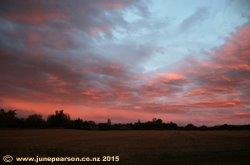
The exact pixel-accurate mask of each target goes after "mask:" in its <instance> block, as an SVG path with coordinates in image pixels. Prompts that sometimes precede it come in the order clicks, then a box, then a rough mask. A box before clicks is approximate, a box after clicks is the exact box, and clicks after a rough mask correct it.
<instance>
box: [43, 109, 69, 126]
mask: <svg viewBox="0 0 250 165" xmlns="http://www.w3.org/2000/svg"><path fill="white" fill-rule="evenodd" d="M47 123H48V125H49V126H51V127H63V128H69V127H70V116H69V115H68V114H65V113H64V112H63V110H60V111H56V112H55V114H52V115H50V116H48V119H47Z"/></svg>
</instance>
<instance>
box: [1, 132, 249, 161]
mask: <svg viewBox="0 0 250 165" xmlns="http://www.w3.org/2000/svg"><path fill="white" fill-rule="evenodd" d="M0 151H1V152H2V153H9V154H15V155H33V156H35V155H50V156H62V155H65V156H98V155H120V160H121V161H120V162H119V163H116V164H237V165H238V164H250V132H249V131H203V132H202V131H83V130H64V129H47V130H0Z"/></svg>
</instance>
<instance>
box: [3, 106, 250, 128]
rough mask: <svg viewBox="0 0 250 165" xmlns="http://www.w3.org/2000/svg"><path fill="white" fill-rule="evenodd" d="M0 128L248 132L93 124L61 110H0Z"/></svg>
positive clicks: (144, 124)
mask: <svg viewBox="0 0 250 165" xmlns="http://www.w3.org/2000/svg"><path fill="white" fill-rule="evenodd" d="M0 128H67V129H83V130H250V124H248V125H228V124H224V125H218V126H212V127H207V126H201V127H197V126H195V125H193V124H187V125H186V126H184V127H183V126H178V125H177V124H176V123H173V122H170V123H164V122H163V121H162V120H161V119H156V118H154V119H153V120H152V121H147V122H140V120H138V122H135V123H127V124H121V123H119V124H112V123H111V120H110V119H108V121H107V123H95V122H94V121H83V120H82V119H80V118H78V119H75V120H72V119H70V116H69V115H68V114H66V113H64V112H63V110H60V111H55V113H54V114H51V115H49V116H48V118H47V120H44V119H43V117H42V116H41V115H39V114H33V115H29V116H28V117H27V118H18V117H17V114H16V110H4V109H1V110H0Z"/></svg>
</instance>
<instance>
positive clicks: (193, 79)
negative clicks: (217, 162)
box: [0, 0, 250, 124]
mask: <svg viewBox="0 0 250 165" xmlns="http://www.w3.org/2000/svg"><path fill="white" fill-rule="evenodd" d="M152 3H153V2H146V1H120V0H118V1H117V0H116V1H108V0H107V1H106V0H103V1H91V2H89V1H76V0H75V1H50V2H46V3H44V2H43V1H25V2H22V1H3V2H2V3H1V4H2V5H1V7H0V23H1V27H0V95H1V98H0V102H1V104H2V105H3V106H5V107H15V108H18V109H21V110H23V111H35V112H38V113H42V114H45V115H46V114H48V113H51V112H52V111H54V110H55V109H57V108H63V109H65V110H66V111H67V112H68V113H70V114H72V115H73V116H75V117H77V116H80V117H83V118H89V119H96V120H99V121H102V120H106V118H107V117H110V118H112V119H113V120H114V121H116V122H127V121H136V120H137V119H142V120H150V119H151V118H154V117H160V118H163V119H164V120H168V121H169V120H172V121H176V122H179V123H188V122H193V123H195V124H218V123H224V122H227V123H234V124H241V123H247V122H248V121H249V119H250V118H249V116H250V102H249V100H250V90H249V89H250V86H249V84H250V47H249V45H250V41H249V38H250V25H249V24H248V23H247V22H246V21H245V22H244V21H242V22H244V23H241V24H240V25H237V26H236V25H235V27H237V28H233V30H234V31H231V33H228V34H227V36H226V37H225V36H223V37H224V38H223V43H220V42H218V43H217V45H215V46H211V44H210V42H211V41H210V40H209V39H208V36H205V37H204V40H202V41H199V39H197V40H196V39H194V40H192V41H191V42H188V41H187V39H184V37H185V36H186V37H187V38H189V37H191V36H194V38H195V37H196V35H197V36H200V32H198V31H197V32H195V31H194V29H196V28H197V27H201V29H202V28H203V26H204V24H206V23H207V22H208V21H212V22H213V21H214V20H211V18H210V17H212V16H211V14H212V13H211V10H212V9H211V8H210V6H206V7H204V4H203V5H198V7H195V8H194V10H193V12H192V14H187V15H184V16H183V15H182V14H180V16H181V17H180V18H181V19H180V21H179V22H178V23H173V24H171V22H173V21H172V20H171V19H170V20H168V21H166V22H164V21H165V19H164V18H162V17H161V16H158V17H159V18H158V17H157V15H155V13H154V12H153V10H154V8H153V7H152V6H154V5H157V4H158V5H159V3H157V4H152ZM13 4H14V5H13ZM150 5H152V6H150ZM244 12H245V11H244ZM131 15H132V16H131ZM170 15H171V13H169V17H170ZM242 20H245V17H244V19H243V18H242ZM175 24H176V25H175ZM235 24H236V23H235ZM173 27H177V28H176V29H178V30H177V31H176V30H172V31H171V29H172V28H173ZM225 27H226V26H225ZM155 28H158V30H155ZM203 30H204V34H203V33H202V34H203V35H205V34H206V28H203ZM164 35H165V36H168V37H169V39H166V37H164ZM214 35H215V34H214ZM216 37H218V38H219V35H216ZM154 41H155V42H154ZM172 43H174V44H172ZM197 43H199V44H197ZM204 43H206V44H204ZM198 47H200V48H199V49H198ZM186 50H188V51H186ZM177 54H183V55H181V56H179V55H177Z"/></svg>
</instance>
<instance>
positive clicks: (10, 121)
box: [0, 109, 18, 127]
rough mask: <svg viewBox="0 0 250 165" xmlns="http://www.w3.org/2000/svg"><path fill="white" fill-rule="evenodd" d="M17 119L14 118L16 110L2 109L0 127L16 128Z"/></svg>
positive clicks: (0, 111)
mask: <svg viewBox="0 0 250 165" xmlns="http://www.w3.org/2000/svg"><path fill="white" fill-rule="evenodd" d="M17 126H18V118H17V117H16V110H8V111H5V110H4V109H1V110H0V127H17Z"/></svg>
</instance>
